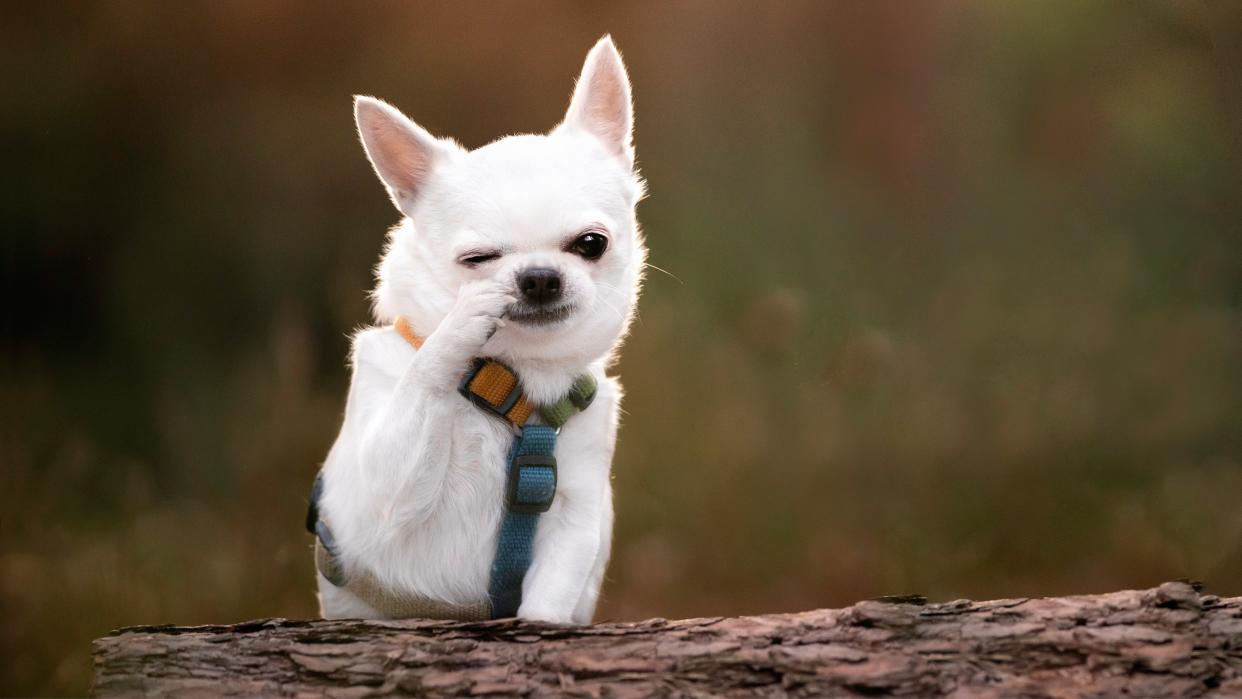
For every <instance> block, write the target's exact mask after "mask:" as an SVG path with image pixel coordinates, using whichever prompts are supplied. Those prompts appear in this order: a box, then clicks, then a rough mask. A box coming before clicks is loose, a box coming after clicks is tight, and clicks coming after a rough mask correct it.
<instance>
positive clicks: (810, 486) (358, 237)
mask: <svg viewBox="0 0 1242 699" xmlns="http://www.w3.org/2000/svg"><path fill="white" fill-rule="evenodd" d="M1239 7H1242V6H1239V5H1237V4H1236V3H1228V2H1224V1H1221V2H1216V3H1212V2H1207V3H1200V2H1191V1H1188V2H1175V3H1174V2H1170V3H1161V2H1151V1H1140V2H1120V1H1118V2H1112V1H1106V0H1099V1H1095V2H1081V1H1080V0H1046V1H1041V2H937V3H872V2H865V1H859V2H838V3H827V2H824V3H821V2H802V3H764V2H755V3H715V2H713V3H707V2H674V3H665V2H639V3H632V4H631V3H627V4H597V3H568V2H542V3H488V4H465V3H462V4H459V3H444V4H422V3H419V4H413V3H411V4H404V3H403V4H396V3H392V4H387V3H295V2H267V1H264V2H251V1H249V0H238V1H235V2H210V3H180V2H178V3H159V2H109V3H99V4H74V3H55V4H52V3H48V4H46V5H44V4H28V5H27V6H25V7H23V8H21V9H20V10H19V9H18V8H16V7H10V8H7V9H6V10H4V15H5V19H4V21H3V22H0V58H2V60H0V71H3V80H0V94H3V95H4V100H3V103H4V108H3V110H0V139H2V141H0V142H2V143H3V145H4V153H5V157H4V166H3V168H0V173H2V174H0V177H2V178H3V187H4V194H5V196H4V202H3V204H2V206H3V207H4V209H3V211H4V213H3V240H4V263H3V265H4V267H3V269H4V275H3V277H4V287H5V299H4V300H5V315H4V355H5V357H4V363H3V387H2V390H3V393H2V394H0V399H2V402H3V406H4V407H3V414H4V431H3V462H4V465H3V470H2V472H0V485H2V488H0V566H2V570H0V605H2V608H0V618H2V619H3V623H0V644H2V645H0V690H3V692H4V693H9V694H39V693H55V694H65V693H82V692H85V691H86V690H87V689H88V686H89V679H90V659H89V641H90V639H91V638H93V637H96V636H99V635H102V634H104V633H106V632H107V631H108V630H110V629H112V628H115V627H119V626H124V625H132V624H140V623H142V624H149V623H165V622H169V623H174V622H175V623H181V624H195V623H205V622H231V621H238V620H242V619H247V618H254V617H266V616H288V617H309V616H312V615H314V614H315V610H316V608H315V601H314V598H313V585H312V570H313V568H312V561H311V555H310V549H309V546H310V543H311V542H310V539H309V537H308V536H307V535H306V534H305V533H304V532H303V531H302V515H303V511H304V510H303V508H304V506H305V493H306V490H307V486H308V485H309V483H310V480H311V478H312V476H313V474H314V473H315V471H316V469H317V468H318V465H319V463H320V461H321V460H322V459H323V457H324V455H325V453H326V451H327V449H328V447H329V445H330V443H331V441H332V439H333V437H334V435H335V432H336V429H337V426H338V421H339V419H340V415H341V411H342V407H343V401H344V396H345V390H346V381H347V373H346V367H345V357H346V353H347V347H348V334H349V332H350V331H351V330H352V329H353V328H356V327H358V326H360V325H363V324H366V323H367V322H368V304H367V298H366V292H367V290H368V289H369V288H370V286H371V283H372V279H371V273H370V269H371V266H372V264H373V263H374V262H375V261H376V259H377V256H378V253H379V250H380V246H381V242H382V239H383V235H384V232H385V229H386V227H387V226H389V225H391V224H393V223H394V222H395V221H396V218H397V215H396V213H395V212H394V210H393V209H392V208H391V207H390V205H389V204H388V202H387V199H386V197H385V195H384V193H383V191H382V189H381V187H380V185H379V184H378V182H377V181H376V180H375V178H374V176H373V175H372V173H371V171H370V168H369V167H368V165H367V163H366V161H365V159H364V157H363V154H362V151H361V148H360V147H359V145H358V143H357V141H356V138H355V135H354V133H353V125H352V121H351V111H350V110H351V105H350V96H351V95H352V94H354V93H366V94H374V95H379V96H382V97H384V98H387V99H389V100H391V101H392V102H393V103H395V104H396V105H398V106H399V107H401V108H402V109H403V110H405V111H406V112H407V113H409V114H411V115H412V116H413V117H414V118H415V119H416V120H418V121H419V122H420V123H422V124H423V125H424V126H426V127H427V128H429V129H430V130H432V131H433V132H435V133H438V134H443V135H452V136H454V137H456V138H458V139H460V140H461V141H462V142H463V143H464V144H466V145H467V146H471V147H474V146H480V145H483V144H485V143H487V142H488V141H490V140H492V139H494V138H497V137H499V136H502V135H504V134H506V133H512V132H522V131H540V130H545V129H547V128H549V127H551V126H552V125H553V124H555V123H556V122H557V120H559V118H560V116H561V114H562V112H563V110H564V108H565V106H566V104H567V101H568V98H569V94H570V90H571V87H572V81H573V79H574V77H575V76H576V74H577V71H578V69H579V67H580V65H581V61H582V58H583V57H584V55H585V53H586V51H587V49H588V48H589V47H590V46H591V44H592V43H593V42H594V41H595V40H596V39H597V38H599V37H600V36H601V35H603V34H604V33H605V32H611V33H612V34H613V36H614V37H615V39H616V41H617V43H618V44H619V46H620V48H621V50H622V52H623V54H624V56H625V59H626V62H627V64H628V66H629V70H630V74H631V77H632V79H633V81H634V85H635V95H636V100H637V146H638V153H639V159H640V161H641V167H642V170H643V173H644V174H645V176H646V177H647V179H648V181H649V186H650V191H651V195H650V197H649V198H648V199H647V200H646V201H645V202H644V203H643V204H642V205H641V209H640V215H641V219H642V221H643V222H644V226H645V229H646V232H647V234H648V238H649V242H650V246H651V251H652V254H651V260H652V262H653V264H655V265H658V266H659V267H660V268H662V269H663V270H667V272H668V274H665V273H663V272H660V271H655V270H652V271H651V273H650V274H649V278H648V282H647V286H646V292H645V295H644V297H643V299H642V303H641V314H640V318H639V321H638V322H637V323H636V325H635V327H634V331H633V335H632V338H631V340H630V341H629V343H628V344H627V346H626V349H625V352H624V354H623V359H622V361H621V363H620V365H619V367H618V371H619V373H620V374H621V375H622V377H623V379H624V382H625V385H626V387H627V393H628V396H627V399H626V409H627V413H628V414H627V416H626V419H625V423H624V426H623V429H622V433H621V438H620V445H619V451H618V455H617V459H616V463H615V468H614V472H615V483H616V497H617V505H618V524H617V530H616V544H615V549H614V550H615V554H614V559H613V560H614V562H613V565H612V567H611V570H610V574H609V578H608V582H607V585H606V588H605V596H604V602H603V604H602V607H601V609H600V613H599V618H601V619H640V618H645V617H649V616H667V617H677V616H685V615H715V614H741V613H748V612H763V611H781V610H797V609H805V608H813V607H820V606H833V605H843V604H848V603H851V602H853V601H855V600H858V599H860V598H865V597H872V596H877V595H882V594H889V593H907V592H917V593H924V594H926V595H929V596H930V597H932V598H934V599H951V598H957V597H976V598H987V597H993V596H1019V595H1040V594H1061V593H1078V592H1092V591H1106V590H1112V589H1117V588H1123V587H1137V586H1147V585H1151V584H1153V583H1158V582H1160V581H1163V580H1167V579H1172V578H1177V577H1183V576H1187V577H1192V578H1198V579H1203V580H1205V581H1206V582H1207V584H1208V586H1209V588H1211V589H1214V590H1215V591H1217V592H1223V593H1235V594H1236V593H1240V592H1242V507H1240V503H1239V501H1240V498H1242V390H1240V389H1242V206H1240V198H1242V191H1240V189H1239V184H1240V183H1242V166H1240V160H1239V152H1240V151H1239V125H1240V123H1242V121H1240V114H1242V111H1240V110H1242V88H1240V85H1242V83H1240V80H1242V73H1240V72H1239V68H1240V62H1239V60H1238V58H1239V55H1240V53H1239V39H1240V38H1242V23H1240V22H1239V19H1240V13H1239V9H1238V8H1239Z"/></svg>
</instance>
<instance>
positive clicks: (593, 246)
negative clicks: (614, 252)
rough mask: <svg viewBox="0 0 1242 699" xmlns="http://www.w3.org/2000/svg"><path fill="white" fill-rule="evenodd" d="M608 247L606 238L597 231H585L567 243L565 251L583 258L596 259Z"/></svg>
mask: <svg viewBox="0 0 1242 699" xmlns="http://www.w3.org/2000/svg"><path fill="white" fill-rule="evenodd" d="M607 249H608V238H606V237H604V235H603V234H602V233H599V232H597V231H587V232H586V233H583V234H582V235H580V236H578V237H577V238H575V239H574V242H572V243H570V244H569V248H568V250H567V252H572V253H574V254H575V255H579V256H580V257H582V259H584V260H598V259H599V258H600V256H602V255H603V254H604V251H605V250H607Z"/></svg>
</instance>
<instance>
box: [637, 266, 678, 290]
mask: <svg viewBox="0 0 1242 699" xmlns="http://www.w3.org/2000/svg"><path fill="white" fill-rule="evenodd" d="M643 267H650V268H651V269H654V270H655V271H657V272H663V273H665V274H667V275H668V276H669V277H671V278H672V279H673V280H674V281H676V282H677V283H678V284H681V285H682V286H685V284H686V283H685V282H684V281H682V280H681V277H679V276H677V275H676V274H673V273H672V272H670V271H668V270H667V269H664V268H663V267H657V266H655V265H653V264H651V263H650V262H644V263H643Z"/></svg>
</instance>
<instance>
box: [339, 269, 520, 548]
mask: <svg viewBox="0 0 1242 699" xmlns="http://www.w3.org/2000/svg"><path fill="white" fill-rule="evenodd" d="M514 300H515V299H514V297H513V296H512V295H510V290H509V288H508V287H507V286H505V285H503V284H498V283H496V282H491V281H486V282H477V283H471V284H466V285H464V286H463V287H462V289H461V291H460V293H459V294H458V297H457V302H456V304H455V305H454V307H453V310H452V311H450V312H449V314H448V315H447V316H446V317H445V319H444V320H443V321H442V322H441V323H440V325H439V327H437V328H436V330H435V332H433V333H431V335H430V336H429V337H428V338H427V340H426V342H424V343H423V346H422V347H421V348H420V349H419V350H418V352H417V353H416V354H415V355H414V358H413V360H412V361H411V362H410V364H409V366H408V367H407V368H406V370H405V372H404V374H402V376H401V378H400V379H399V380H398V381H397V384H396V386H395V387H394V388H393V390H392V393H391V394H390V395H389V397H388V400H387V401H385V403H384V404H383V406H382V407H381V408H380V409H379V410H378V412H377V413H376V415H375V416H374V417H373V419H371V420H370V421H368V425H367V428H366V431H365V433H364V435H363V438H362V445H361V448H360V450H359V458H360V460H361V465H362V467H363V469H373V470H374V471H373V475H375V476H376V477H375V478H374V479H372V480H371V482H372V483H374V484H377V487H380V488H383V489H384V492H377V493H375V496H376V497H377V500H378V501H379V502H383V503H385V505H386V507H384V508H383V513H384V520H385V521H386V522H387V523H389V524H390V525H393V527H394V528H395V527H400V526H402V525H404V524H406V523H409V522H412V521H418V520H420V519H422V518H424V517H425V516H426V515H427V514H428V513H429V512H430V511H431V509H432V508H433V507H434V506H435V504H436V503H437V502H439V500H440V489H441V486H442V485H443V482H444V475H445V473H446V472H447V470H448V468H449V461H450V459H449V456H450V453H451V444H450V434H451V427H452V426H451V424H450V420H451V417H452V415H453V413H454V406H455V405H456V403H455V402H454V401H453V399H452V394H453V392H454V391H455V390H456V387H457V382H458V380H459V379H460V377H461V374H462V372H463V371H464V370H465V368H466V366H467V365H468V364H469V361H470V359H471V357H473V356H474V355H475V353H476V352H478V350H479V348H480V347H482V346H483V344H484V343H485V342H487V339H488V338H489V337H490V336H491V334H492V333H493V332H494V331H495V329H496V325H497V323H498V322H500V321H499V318H500V315H501V314H502V313H503V312H504V309H505V308H506V307H507V306H508V304H510V303H512V302H513V301H514Z"/></svg>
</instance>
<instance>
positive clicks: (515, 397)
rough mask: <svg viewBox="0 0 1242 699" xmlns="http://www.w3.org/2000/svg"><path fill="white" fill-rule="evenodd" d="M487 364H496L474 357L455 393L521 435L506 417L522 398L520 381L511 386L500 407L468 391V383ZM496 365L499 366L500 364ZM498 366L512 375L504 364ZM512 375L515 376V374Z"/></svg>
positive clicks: (518, 428)
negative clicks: (511, 388)
mask: <svg viewBox="0 0 1242 699" xmlns="http://www.w3.org/2000/svg"><path fill="white" fill-rule="evenodd" d="M488 362H496V360H494V359H483V358H482V357H476V358H475V359H474V361H473V362H472V363H471V364H470V368H469V369H467V370H466V374H465V375H464V376H462V377H461V382H460V383H458V384H457V392H458V393H460V394H462V395H463V396H465V397H466V400H468V401H470V402H471V403H474V405H475V407H477V408H479V409H480V410H482V411H483V412H485V413H491V414H492V415H495V416H496V417H498V418H500V419H501V420H504V421H505V423H506V424H508V425H509V426H510V427H512V428H514V432H515V433H516V434H521V427H519V426H517V425H514V424H513V423H512V422H510V421H509V417H508V412H509V411H510V410H512V409H513V406H514V405H516V404H517V402H518V401H519V400H521V398H522V383H521V382H520V381H519V382H517V383H515V384H513V390H512V391H510V392H509V395H507V396H505V399H504V400H502V401H501V402H500V405H492V404H491V403H488V402H487V400H486V399H484V398H483V396H480V395H478V394H477V393H475V392H474V391H471V390H470V382H471V381H474V377H476V376H478V375H479V372H480V371H482V370H483V367H485V366H487V363H488ZM496 363H497V364H500V362H496ZM500 366H502V367H504V368H505V371H508V372H509V373H510V374H513V370H512V369H510V368H509V367H507V366H505V365H504V364H500ZM514 375H515V376H516V374H514Z"/></svg>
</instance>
